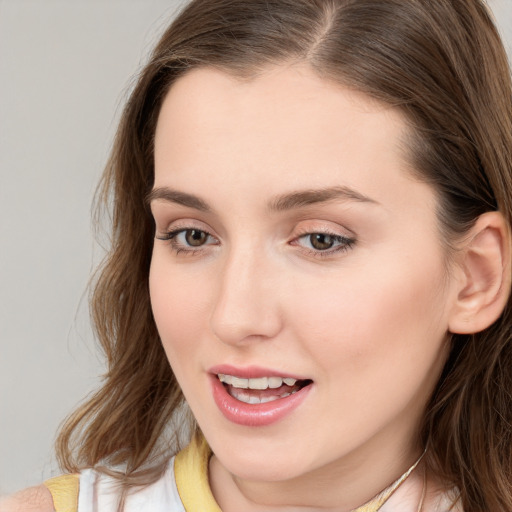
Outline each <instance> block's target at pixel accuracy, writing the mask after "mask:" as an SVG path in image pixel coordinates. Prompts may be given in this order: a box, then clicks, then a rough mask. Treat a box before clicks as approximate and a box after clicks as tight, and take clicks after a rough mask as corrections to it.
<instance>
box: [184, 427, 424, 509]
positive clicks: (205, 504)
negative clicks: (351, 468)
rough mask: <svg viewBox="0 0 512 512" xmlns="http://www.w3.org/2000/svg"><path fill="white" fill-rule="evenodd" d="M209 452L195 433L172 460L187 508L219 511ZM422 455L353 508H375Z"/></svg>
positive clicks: (390, 493) (392, 491) (384, 500)
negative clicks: (376, 494) (363, 502)
mask: <svg viewBox="0 0 512 512" xmlns="http://www.w3.org/2000/svg"><path fill="white" fill-rule="evenodd" d="M211 455H212V452H211V450H210V447H209V446H208V444H207V442H206V440H205V439H204V437H202V436H194V438H193V439H192V441H191V442H190V444H189V445H188V446H187V448H185V449H184V450H182V451H181V452H180V453H178V455H176V459H175V461H174V476H175V478H176V487H177V488H178V493H179V495H180V498H181V501H182V503H183V506H184V507H185V510H186V512H198V511H199V510H200V511H201V512H222V510H221V509H220V508H219V505H218V504H217V502H216V501H215V498H214V497H213V494H212V491H211V489H210V484H209V483H208V462H209V460H210V457H211ZM422 457H423V455H422V456H421V457H420V458H419V459H418V460H417V461H416V463H415V464H413V465H412V466H411V467H410V468H409V469H408V471H406V472H405V473H404V474H403V475H402V476H401V477H400V478H399V479H398V480H397V481H396V482H394V483H393V484H391V485H390V486H389V487H388V488H387V489H385V490H384V491H382V492H381V493H380V494H379V495H378V496H376V497H375V498H373V499H372V500H371V501H369V502H368V503H366V504H364V505H362V506H361V507H359V508H357V509H355V510H353V511H352V512H377V511H378V510H379V509H380V508H381V507H382V505H384V503H386V501H387V500H388V499H389V498H390V497H391V495H392V494H393V493H394V492H395V491H396V490H397V489H398V487H400V485H401V484H402V483H403V482H404V481H405V479H406V478H407V477H408V476H409V475H410V474H411V473H412V472H413V471H414V469H415V468H416V466H417V465H418V464H419V462H420V460H421V459H422Z"/></svg>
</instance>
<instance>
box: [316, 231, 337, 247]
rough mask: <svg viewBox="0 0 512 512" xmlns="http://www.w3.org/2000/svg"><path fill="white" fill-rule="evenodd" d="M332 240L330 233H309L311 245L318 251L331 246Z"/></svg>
mask: <svg viewBox="0 0 512 512" xmlns="http://www.w3.org/2000/svg"><path fill="white" fill-rule="evenodd" d="M333 243H334V240H333V238H332V236H330V235H324V234H322V233H315V234H313V235H311V245H312V246H313V247H314V248H315V249H318V250H320V251H325V250H326V249H330V248H331V247H332V246H333Z"/></svg>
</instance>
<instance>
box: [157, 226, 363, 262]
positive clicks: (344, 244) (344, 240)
mask: <svg viewBox="0 0 512 512" xmlns="http://www.w3.org/2000/svg"><path fill="white" fill-rule="evenodd" d="M187 231H197V232H199V233H204V234H205V235H206V236H207V237H208V238H213V239H214V237H213V235H211V234H210V233H208V231H205V230H204V229H197V228H194V227H188V228H187V227H183V228H178V229H175V230H173V231H169V232H167V233H165V234H164V235H163V236H157V237H156V238H157V239H158V240H163V241H165V242H169V243H170V245H171V248H172V250H173V251H174V253H175V254H176V255H178V254H182V255H185V256H194V255H196V254H198V253H200V252H202V251H204V249H203V247H204V245H201V246H199V248H197V249H194V248H191V247H190V246H188V247H187V248H185V247H184V246H183V245H182V244H180V243H178V242H177V241H176V237H177V236H178V235H180V234H182V233H186V232H187ZM312 235H323V236H328V237H330V238H331V239H332V241H333V243H338V244H340V245H338V246H335V248H331V249H326V250H320V249H316V250H315V249H307V248H305V247H302V246H301V247H302V250H303V252H305V253H307V255H308V256H313V257H314V258H319V259H322V258H328V257H330V256H333V255H335V254H338V253H343V252H346V251H348V250H350V249H352V247H353V246H354V244H355V243H356V240H355V238H349V237H346V236H343V235H340V234H337V233H333V232H330V231H329V230H326V231H304V232H302V233H300V234H298V235H297V236H296V237H295V238H294V240H292V242H296V241H298V240H300V239H302V238H306V237H311V236H312ZM208 245H217V244H208ZM293 245H296V244H293Z"/></svg>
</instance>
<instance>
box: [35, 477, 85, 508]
mask: <svg viewBox="0 0 512 512" xmlns="http://www.w3.org/2000/svg"><path fill="white" fill-rule="evenodd" d="M44 485H45V486H46V487H47V488H48V490H49V491H50V493H51V495H52V498H53V506H54V508H55V511H56V512H77V510H78V489H79V485H80V476H79V475H62V476H57V477H55V478H50V480H46V482H44Z"/></svg>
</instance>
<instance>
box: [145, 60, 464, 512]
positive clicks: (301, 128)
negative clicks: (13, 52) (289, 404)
mask: <svg viewBox="0 0 512 512" xmlns="http://www.w3.org/2000/svg"><path fill="white" fill-rule="evenodd" d="M406 134H407V127H406V123H405V121H404V119H403V118H402V117H401V115H400V113H399V112H397V111H396V110H393V109H392V108H389V107H386V106H383V105H380V104H378V103H376V102H375V101H373V100H371V99H370V98H368V97H366V96H364V95H362V94H360V93H357V92H354V91H351V90H348V89H345V88H343V87H341V86H339V85H337V84H333V83H330V82H327V81H325V80H322V79H320V78H318V77H317V76H316V75H315V74H314V73H313V72H312V71H311V70H310V69H309V68H308V67H307V66H305V65H290V66H279V67H274V68H269V69H268V70H266V72H264V73H261V74H260V75H258V77H256V78H254V79H251V80H248V81H241V80H238V79H236V78H234V77H232V76H230V75H228V74H225V73H222V72H220V71H216V70H212V69H198V70H194V71H192V72H190V73H189V74H188V75H186V76H185V77H182V78H180V79H179V80H178V81H177V82H176V84H175V85H173V87H172V88H171V90H170V92H169V93H168V95H167V97H166V99H165V101H164V104H163V106H162V110H161V113H160V117H159V120H158V126H157V130H156V139H155V189H160V190H162V189H165V188H169V189H173V190H177V191H179V192H184V193H187V194H193V195H194V196H197V197H198V198H200V199H201V200H202V201H203V202H204V203H207V204H208V205H209V207H210V210H211V211H208V212H206V211H202V210H200V209H198V208H195V207H192V206H184V205H182V204H178V203H176V202H174V201H171V200H166V199H162V198H159V199H154V200H153V201H152V203H151V209H152V212H153V215H154V218H155V223H156V237H157V238H156V240H155V244H154V250H153V256H152V263H151V272H150V293H151V300H152V307H153V312H154V317H155V321H156V324H157V327H158V330H159V333H160V335H161V338H162V342H163V345H164V348H165V351H166V354H167V356H168V359H169V361H170V364H171V365H172V368H173V370H174V372H175V374H176V376H177V378H178V381H179V383H180V385H181V387H182V389H183V392H184V394H185V397H186V399H187V401H188V403H189V405H190V407H191V409H192V411H193V413H194V415H195V417H196V419H197V421H198V424H199V426H200V427H201V429H202V431H203V433H204V435H205V437H206V439H207V440H208V442H209V444H210V446H211V447H212V449H213V452H214V454H215V455H214V456H213V457H212V460H211V464H210V481H211V485H212V490H213V493H214V495H215V497H216V499H217V501H218V502H219V504H220V505H221V508H222V509H223V511H225V512H230V511H235V510H237V511H238V512H240V511H245V512H250V511H253V510H254V511H259V512H262V511H266V510H275V511H278V510H279V511H281V510H282V511H285V510H286V511H288V510H297V507H301V510H303V511H307V510H333V511H334V510H336V511H347V510H351V509H353V508H355V507H357V506H360V505H361V504H363V503H364V502H366V501H367V500H369V499H370V498H372V497H373V496H374V495H375V494H377V493H378V492H379V491H381V490H382V489H383V488H385V487H386V486H387V485H389V484H390V483H391V482H392V481H394V480H395V479H396V478H397V477H399V476H400V475H401V474H402V473H403V472H404V471H405V470H406V469H407V468H408V467H409V466H410V465H411V464H412V463H413V462H414V461H415V460H416V459H417V458H418V456H419V455H420V454H421V451H422V450H421V448H420V447H419V446H418V443H417V430H418V426H419V424H420V420H421V417H422V414H423V411H424V407H425V404H426V401H427V400H428V397H429V395H430V394H431V392H432V389H433V387H434V385H435V383H436V381H437V380H438V377H439V374H440V371H441V368H442V366H443V363H444V361H445V359H446V356H447V347H448V343H447V341H448V325H449V322H450V315H451V313H452V311H453V309H454V308H453V304H454V303H455V302H456V299H457V294H458V290H459V289H460V274H459V273H457V272H455V271H449V270H448V268H447V267H448V265H447V255H446V253H445V249H444V248H443V244H442V241H441V237H440V234H439V229H438V224H437V219H436V214H435V206H436V194H435V192H434V190H433V189H432V188H431V187H430V186H428V185H427V184H425V183H421V182H419V181H418V180H416V179H414V178H413V176H412V173H411V172H410V169H409V168H408V163H407V161H408V159H407V154H406V150H405V149H404V144H403V142H402V141H403V140H404V136H405V135H406ZM340 186H342V187H349V188H350V189H351V190H352V191H355V193H357V194H358V195H359V196H364V197H365V198H366V200H360V199H361V198H360V197H359V199H354V197H348V198H347V197H345V198H343V197H342V198H338V199H336V200H330V201H326V202H319V203H315V204H311V205H306V206H300V207H296V208H291V209H287V210H284V211H273V210H270V209H269V207H268V205H269V203H271V202H272V201H275V198H276V197H279V196H282V195H283V194H290V193H293V192H296V191H303V190H318V189H325V188H326V187H340ZM168 199H169V198H168ZM176 229H182V230H186V229H195V230H198V231H202V232H205V233H208V234H209V236H206V235H204V244H203V245H200V246H199V247H191V246H190V245H189V244H188V243H187V238H186V236H185V235H186V232H182V233H181V234H180V235H177V236H175V237H174V239H173V240H162V239H161V238H166V234H167V233H169V232H171V231H173V230H176ZM189 233H190V232H189ZM308 233H330V234H331V235H336V236H339V237H344V238H345V239H350V240H352V241H353V242H352V243H349V244H347V243H345V242H336V243H335V246H334V247H333V249H331V252H330V253H329V254H327V252H324V254H323V255H324V257H321V256H322V254H319V253H320V252H322V251H319V250H316V249H315V248H314V247H313V246H312V245H311V240H312V239H311V237H310V236H308V235H307V234H308ZM340 247H342V250H339V251H338V252H332V250H334V249H336V248H340ZM194 250H195V251H196V252H193V251H194ZM218 364H231V365H233V366H236V367H247V366H251V365H257V366H262V367H265V368H272V369H277V370H280V371H282V372H284V373H288V374H293V375H299V376H304V377H308V378H310V379H312V380H313V385H312V388H311V391H310V393H309V395H308V397H307V398H306V399H305V401H304V402H303V403H302V404H301V405H300V407H299V408H297V409H296V410H294V411H293V413H291V414H290V415H288V416H286V417H285V418H283V419H282V420H281V421H279V422H277V423H275V424H273V425H270V426H265V427H247V426H241V425H236V424H234V423H231V422H230V421H228V420H227V419H226V418H225V417H224V416H223V415H222V414H221V412H220V411H219V409H218V408H217V406H216V405H215V403H214V401H213V399H212V393H211V389H210V380H209V374H208V370H209V369H210V368H211V367H212V366H214V365H218ZM420 476H421V473H418V474H413V477H411V479H410V480H409V482H408V484H407V485H405V486H404V487H403V488H402V490H401V491H400V493H402V494H401V499H400V500H399V502H396V500H395V501H394V502H395V504H396V506H395V508H393V510H395V511H399V510H401V509H403V510H404V511H405V510H407V511H408V510H413V508H412V507H413V504H414V506H416V504H417V502H418V500H419V494H420V493H421V485H422V481H423V478H422V476H421V478H420ZM430 480H431V479H429V482H430V486H429V488H430V489H434V488H435V483H434V482H433V481H430ZM400 493H399V494H400ZM397 496H398V495H397ZM429 499H430V498H429ZM432 499H433V498H432ZM400 503H401V505H400ZM398 507H400V508H398ZM382 510H383V511H384V510H385V509H382ZM414 510H415V508H414Z"/></svg>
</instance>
